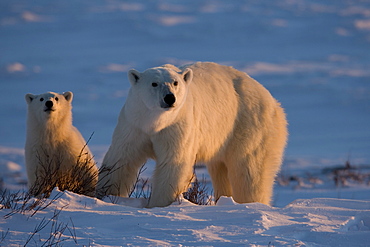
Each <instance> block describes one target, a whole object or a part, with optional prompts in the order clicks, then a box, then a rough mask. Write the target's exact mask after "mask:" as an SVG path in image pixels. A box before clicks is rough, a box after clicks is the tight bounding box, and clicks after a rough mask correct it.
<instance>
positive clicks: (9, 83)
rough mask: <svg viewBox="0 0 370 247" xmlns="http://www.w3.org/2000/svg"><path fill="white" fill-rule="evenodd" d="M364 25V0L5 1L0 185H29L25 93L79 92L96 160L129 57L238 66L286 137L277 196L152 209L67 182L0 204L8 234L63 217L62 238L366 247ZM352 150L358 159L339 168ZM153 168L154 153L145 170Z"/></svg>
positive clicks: (0, 228) (369, 9) (368, 112)
mask: <svg viewBox="0 0 370 247" xmlns="http://www.w3.org/2000/svg"><path fill="white" fill-rule="evenodd" d="M369 23H370V2H369V1H346V0H337V1H326V2H323V1H317V0H282V1H268V0H260V1H242V0H236V1H232V2H231V1H218V0H215V1H208V0H189V1H172V0H161V1H145V0H137V1H133V0H128V1H119V0H79V1H74V2H68V3H64V2H60V1H55V0H50V1H26V0H11V1H10V0H4V1H1V3H0V54H1V55H0V85H1V92H2V97H0V116H1V121H0V178H1V181H0V188H1V189H4V188H6V189H8V190H10V191H13V192H14V191H18V190H22V189H24V188H25V186H26V183H27V177H26V174H25V168H24V150H23V146H24V141H25V130H26V125H25V124H26V120H25V119H26V103H25V101H24V95H25V94H26V93H34V94H39V93H44V92H46V91H57V92H63V91H72V92H73V93H74V95H75V97H74V102H73V106H74V109H73V113H74V125H75V126H76V127H77V128H78V129H79V130H80V131H81V133H82V134H83V135H84V137H85V138H86V139H88V138H89V137H90V135H91V134H92V133H94V135H93V136H92V139H91V142H90V143H89V145H90V147H91V150H92V151H93V153H94V155H95V157H96V160H97V161H98V165H100V163H101V160H102V158H103V156H104V154H105V152H106V150H107V149H108V146H109V144H110V139H111V135H112V133H113V129H114V127H115V125H116V121H117V116H118V113H119V110H120V108H121V107H122V105H123V103H124V101H125V98H126V95H127V92H128V89H129V86H130V85H129V82H128V80H127V76H126V72H127V71H128V70H129V69H131V68H135V69H137V70H140V71H142V70H144V69H147V68H149V67H154V66H158V65H161V64H164V63H173V64H175V65H182V64H185V63H190V62H194V61H213V62H217V63H221V64H225V65H231V66H234V67H235V68H237V69H240V70H242V71H245V72H247V73H249V74H250V75H251V76H252V77H254V78H255V79H257V80H258V81H259V82H261V83H262V84H263V85H264V86H266V87H267V88H268V89H269V90H270V91H271V93H272V94H273V95H274V96H275V97H276V98H277V99H278V100H279V101H280V102H281V103H282V105H283V107H284V108H285V109H286V112H287V115H288V121H289V131H290V137H289V143H288V147H287V150H286V156H285V161H284V164H283V167H282V171H281V174H280V176H279V179H278V181H277V183H276V186H275V191H274V199H273V206H272V207H268V206H265V205H261V204H258V203H252V204H243V205H240V204H237V203H235V202H234V201H233V200H232V198H221V199H220V201H219V203H218V205H217V206H215V205H212V206H199V205H193V204H191V203H190V202H187V201H186V200H181V203H179V202H176V203H175V204H174V205H171V206H170V207H167V208H154V209H144V208H143V205H144V204H145V199H143V198H111V199H109V200H108V199H107V200H105V201H100V200H97V199H93V198H87V197H84V196H80V195H76V194H73V193H70V192H65V193H62V194H60V197H59V198H57V199H56V200H55V201H53V202H52V203H51V204H50V205H49V206H48V207H47V208H46V209H44V210H40V211H38V212H36V213H35V215H33V216H31V215H32V212H33V211H32V210H31V211H30V212H24V213H16V214H13V215H12V216H10V217H4V216H6V215H7V214H8V213H10V212H11V210H10V209H2V210H0V214H1V218H0V245H2V246H3V245H4V246H18V245H24V244H25V243H26V242H27V240H29V242H28V243H27V245H28V246H41V245H42V244H43V243H45V242H46V240H47V239H48V238H49V237H50V236H51V235H50V233H51V232H57V230H58V226H59V227H61V228H63V227H65V226H67V227H66V228H65V230H64V232H63V235H62V236H61V239H63V240H64V241H63V242H62V243H61V244H64V245H65V246H73V245H78V246H83V245H87V246H89V245H90V246H121V245H134V246H148V245H154V246H155V245H159V246H166V245H170V246H172V245H174V246H176V245H185V246H230V245H236V246H241V245H246V246H259V245H262V246H269V245H270V246H279V245H285V246H286V245H288V246H293V245H298V246H368V245H369V241H370V233H369V231H370V213H369V208H370V194H369V184H370V181H369V180H370V178H369V175H368V174H370V171H369V170H370V168H369V166H368V164H370V152H369V150H370V141H369V140H370V127H369V126H370V125H369V122H370V84H369V81H370V80H369V79H370V57H369V54H370V53H369V51H370V24H369ZM347 160H348V161H349V162H350V164H351V168H356V169H347V170H345V169H344V170H343V169H342V170H338V169H339V168H344V167H345V162H346V161H347ZM152 171H153V162H152V161H150V162H148V164H147V170H146V171H145V172H144V173H143V174H142V175H143V176H144V177H149V176H150V174H151V172H152ZM338 171H341V172H344V173H345V175H348V176H347V177H345V176H344V177H345V179H344V180H343V181H342V180H340V177H338V176H337V175H335V174H339V173H338ZM197 174H198V177H200V178H201V177H202V176H204V177H205V180H206V182H209V177H208V175H207V172H206V171H205V170H204V169H197ZM361 174H362V175H364V176H361ZM366 174H367V177H366ZM350 176H352V177H357V178H360V179H359V180H354V179H350V178H349V177H350ZM336 179H337V180H336ZM338 179H339V180H338ZM335 181H339V182H338V184H337V185H336V184H335ZM210 190H211V188H210ZM210 193H211V191H210ZM55 194H58V192H57V191H55ZM112 202H114V203H112ZM0 203H3V202H0ZM43 219H44V221H43ZM46 222H49V223H48V224H47V225H46V226H45V228H43V229H42V230H41V231H40V232H39V233H36V234H35V235H34V236H33V237H32V235H31V234H32V233H33V232H34V231H35V227H37V226H38V225H40V224H41V225H42V223H46ZM53 222H54V224H53ZM57 223H60V224H59V225H58V224H57ZM59 230H61V229H59ZM52 240H53V239H49V243H51V242H52ZM54 240H55V239H54ZM55 241H56V240H55Z"/></svg>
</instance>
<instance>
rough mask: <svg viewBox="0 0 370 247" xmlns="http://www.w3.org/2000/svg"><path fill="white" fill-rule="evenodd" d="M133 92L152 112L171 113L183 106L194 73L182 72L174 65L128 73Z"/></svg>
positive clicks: (190, 71) (187, 70)
mask: <svg viewBox="0 0 370 247" xmlns="http://www.w3.org/2000/svg"><path fill="white" fill-rule="evenodd" d="M128 78H129V80H130V83H131V86H132V87H131V90H132V92H133V94H134V95H135V97H139V98H140V99H141V100H142V102H143V103H144V104H145V106H146V107H147V108H148V109H150V110H161V111H170V110H173V109H176V108H179V107H181V106H182V105H183V103H184V102H185V99H186V95H187V91H188V84H189V83H190V82H191V81H192V78H193V71H192V70H191V69H185V70H184V71H181V70H180V69H178V68H177V67H175V66H173V65H164V66H161V67H156V68H151V69H147V70H146V71H144V72H142V73H140V72H138V71H136V70H134V69H132V70H130V71H129V72H128Z"/></svg>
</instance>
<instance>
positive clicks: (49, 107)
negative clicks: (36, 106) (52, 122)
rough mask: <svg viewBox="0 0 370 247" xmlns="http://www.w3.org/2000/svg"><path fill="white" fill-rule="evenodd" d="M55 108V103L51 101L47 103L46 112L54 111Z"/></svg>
mask: <svg viewBox="0 0 370 247" xmlns="http://www.w3.org/2000/svg"><path fill="white" fill-rule="evenodd" d="M53 106H54V103H53V101H51V100H48V101H46V102H45V108H44V111H46V112H50V111H54V109H53Z"/></svg>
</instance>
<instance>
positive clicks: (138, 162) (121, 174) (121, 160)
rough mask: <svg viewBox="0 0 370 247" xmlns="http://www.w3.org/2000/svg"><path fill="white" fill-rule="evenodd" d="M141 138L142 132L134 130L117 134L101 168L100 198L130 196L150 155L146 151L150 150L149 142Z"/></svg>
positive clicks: (98, 194)
mask: <svg viewBox="0 0 370 247" xmlns="http://www.w3.org/2000/svg"><path fill="white" fill-rule="evenodd" d="M116 132H118V131H116ZM122 136H123V137H124V138H122ZM135 138H136V139H135ZM139 140H140V134H138V133H135V132H134V131H130V134H129V135H124V134H122V135H120V133H119V134H117V135H115V137H114V140H113V142H112V145H111V146H110V147H109V150H108V152H107V154H106V155H105V156H104V160H103V164H102V166H101V168H100V170H99V179H98V184H97V189H96V195H97V197H98V198H103V197H104V196H106V195H116V196H123V197H127V196H129V194H130V192H131V190H132V189H133V186H134V184H135V182H136V180H137V176H138V171H139V169H140V167H141V166H142V165H143V164H144V163H145V162H146V160H147V158H148V157H149V156H150V154H148V151H146V150H150V147H149V148H148V147H146V146H147V145H148V144H147V143H148V142H145V141H143V139H141V140H142V141H139ZM149 153H150V152H149Z"/></svg>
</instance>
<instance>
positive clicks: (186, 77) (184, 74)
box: [181, 68, 193, 83]
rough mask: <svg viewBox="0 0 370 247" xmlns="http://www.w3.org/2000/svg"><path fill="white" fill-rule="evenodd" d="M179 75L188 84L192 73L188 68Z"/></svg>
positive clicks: (191, 78)
mask: <svg viewBox="0 0 370 247" xmlns="http://www.w3.org/2000/svg"><path fill="white" fill-rule="evenodd" d="M181 75H182V78H183V79H184V81H185V82H186V83H190V82H191V81H192V80H193V71H192V70H191V69H189V68H187V69H186V70H184V72H182V74H181Z"/></svg>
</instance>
